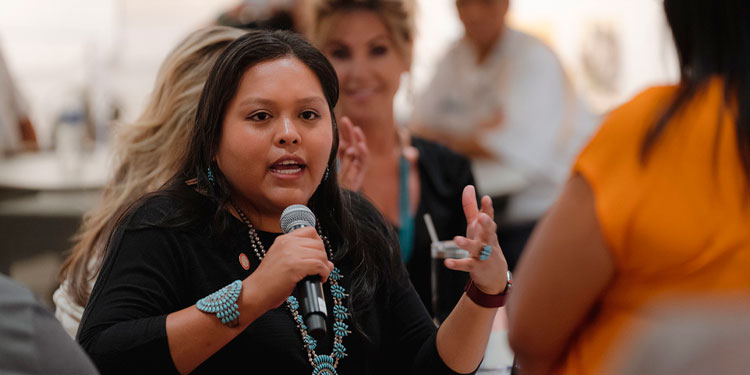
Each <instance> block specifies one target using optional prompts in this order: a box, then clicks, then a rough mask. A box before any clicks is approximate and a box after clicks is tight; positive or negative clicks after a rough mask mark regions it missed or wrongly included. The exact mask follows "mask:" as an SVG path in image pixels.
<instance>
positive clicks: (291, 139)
mask: <svg viewBox="0 0 750 375" xmlns="http://www.w3.org/2000/svg"><path fill="white" fill-rule="evenodd" d="M300 140H301V139H300V135H299V132H297V127H296V126H295V125H294V121H292V120H291V119H290V118H287V117H285V118H283V119H282V120H281V129H279V131H278V132H277V133H276V142H275V143H276V144H278V145H280V146H281V145H290V144H294V145H296V144H299V143H300Z"/></svg>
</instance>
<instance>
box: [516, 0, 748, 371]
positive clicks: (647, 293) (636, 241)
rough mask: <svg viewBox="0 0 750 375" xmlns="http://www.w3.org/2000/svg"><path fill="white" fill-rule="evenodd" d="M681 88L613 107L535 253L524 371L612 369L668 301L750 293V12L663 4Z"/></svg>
mask: <svg viewBox="0 0 750 375" xmlns="http://www.w3.org/2000/svg"><path fill="white" fill-rule="evenodd" d="M664 9H665V12H666V15H667V19H668V21H669V24H670V26H671V28H672V33H673V36H674V40H675V44H676V47H677V51H678V55H679V58H680V67H681V80H680V82H679V84H678V85H675V86H668V87H655V88H651V89H649V90H646V91H645V92H644V93H642V94H640V95H638V96H637V97H635V98H634V99H633V100H632V101H630V102H629V103H627V104H625V105H623V106H622V107H620V108H619V109H617V110H615V111H613V112H612V113H611V115H610V116H609V119H608V120H606V121H605V123H604V124H603V125H602V126H601V128H600V130H599V131H598V133H597V134H596V136H595V137H594V138H593V139H592V140H591V142H590V144H589V145H588V146H587V147H586V148H585V149H584V150H583V152H582V153H581V154H580V156H579V158H578V160H577V161H576V163H575V165H574V167H573V173H572V175H571V177H570V179H569V181H568V182H567V185H566V187H565V188H564V191H563V193H562V194H561V196H560V197H559V199H558V201H557V202H556V204H555V205H554V206H553V208H552V209H551V211H550V212H549V213H548V214H547V216H546V217H545V218H544V219H543V221H542V222H541V224H540V225H539V226H538V227H537V229H536V231H535V233H534V234H533V235H532V238H531V240H530V242H529V244H528V245H527V247H526V249H525V250H524V256H523V257H522V258H521V261H520V264H519V269H518V272H517V274H516V282H515V283H514V284H513V285H514V291H513V295H512V296H511V299H510V301H509V303H508V314H509V341H510V345H511V347H512V349H513V351H514V352H515V354H516V360H517V363H518V365H519V368H520V372H521V373H522V374H546V373H554V374H576V375H578V374H602V373H609V372H608V370H607V369H608V368H609V367H608V366H610V365H611V363H610V362H611V361H612V360H613V359H614V357H615V354H616V353H617V352H618V346H619V345H621V344H622V343H623V342H624V340H626V339H627V337H628V335H629V334H630V333H632V332H636V331H637V329H638V328H639V327H641V326H642V325H643V323H650V322H649V319H651V318H652V317H651V316H650V315H649V314H648V312H647V311H648V309H649V308H650V307H651V306H653V305H655V304H660V303H664V301H669V300H675V299H678V300H679V299H681V298H682V299H687V298H690V299H699V300H700V299H702V298H707V297H709V296H722V295H729V294H732V295H737V294H739V295H748V296H750V272H748V270H749V269H750V194H749V193H750V26H748V24H747V23H746V22H745V21H744V20H746V19H747V18H748V17H750V7H748V6H747V3H746V2H745V1H743V0H726V1H719V2H713V1H708V0H665V1H664Z"/></svg>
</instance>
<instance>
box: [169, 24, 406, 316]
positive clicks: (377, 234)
mask: <svg viewBox="0 0 750 375" xmlns="http://www.w3.org/2000/svg"><path fill="white" fill-rule="evenodd" d="M284 57H293V58H296V59H298V60H300V61H301V62H302V63H303V64H305V65H306V66H307V67H308V68H309V69H310V70H311V71H312V72H313V73H314V74H315V75H316V76H317V78H318V80H319V81H320V84H321V87H322V89H323V94H324V95H325V98H326V101H327V104H328V109H329V111H330V114H331V120H332V126H333V145H332V147H331V151H330V156H329V158H328V169H329V176H328V178H326V179H324V180H323V182H322V183H321V184H320V185H319V186H318V188H317V189H316V190H315V192H314V193H313V195H312V197H311V198H310V200H309V202H308V206H309V207H310V209H311V210H312V211H313V212H314V213H315V215H316V217H317V219H318V221H319V222H320V224H321V225H322V227H323V229H324V231H325V232H326V234H327V235H328V237H329V238H330V239H331V242H332V243H333V244H336V251H335V254H334V258H333V259H332V261H333V262H334V263H336V262H337V261H342V260H346V261H347V262H349V263H350V264H351V265H352V267H353V271H352V273H351V274H350V275H346V277H348V278H349V279H350V281H351V285H350V288H351V290H352V291H356V292H352V293H351V297H350V298H349V304H350V307H352V312H353V313H354V314H355V319H356V315H357V312H358V311H359V312H362V311H363V310H366V309H367V306H369V305H371V302H372V299H373V298H374V296H375V292H376V289H377V288H378V287H379V286H381V285H382V283H386V284H389V283H391V282H394V281H402V280H401V279H399V278H395V279H394V277H393V276H394V275H397V276H398V275H401V274H402V273H403V272H400V271H401V269H400V268H399V266H400V263H399V259H400V258H399V254H398V245H397V240H396V239H395V237H394V236H393V233H392V229H390V227H389V226H388V225H387V224H386V222H385V219H383V217H382V216H380V214H378V213H377V210H375V209H374V208H373V207H372V206H371V205H369V204H368V203H367V202H366V201H365V200H364V199H363V198H361V197H360V196H358V195H356V194H355V193H352V192H349V191H345V190H342V189H341V188H340V187H339V185H338V181H337V176H336V153H337V151H338V143H339V142H338V128H337V125H336V120H335V116H334V112H333V109H334V107H335V105H336V101H337V100H338V95H339V82H338V78H337V76H336V72H335V70H334V69H333V66H331V64H330V63H329V61H328V60H327V59H326V58H325V56H323V54H322V53H320V51H318V50H317V49H316V48H315V47H313V46H312V45H310V44H309V43H308V42H307V41H305V40H304V39H302V37H300V36H298V35H296V34H293V33H291V32H286V31H252V32H249V33H248V34H246V35H244V36H242V37H240V38H238V39H237V40H235V41H234V42H233V43H232V44H230V45H229V46H227V48H226V49H225V50H224V52H223V53H222V54H221V55H220V56H219V58H218V60H217V61H216V64H215V65H214V67H213V69H212V70H211V73H210V74H209V77H208V80H207V81H206V85H205V86H204V88H203V93H202V94H201V98H200V102H199V104H198V109H197V113H196V120H195V126H194V128H193V132H192V134H191V137H190V143H189V146H188V149H187V153H186V155H187V157H186V159H185V162H184V164H183V165H182V167H181V168H180V170H179V172H178V173H177V174H176V175H175V176H174V177H173V178H172V179H171V180H170V182H169V183H168V184H167V186H166V187H165V188H164V189H163V190H162V191H161V192H160V193H159V195H168V196H172V197H176V198H180V199H181V200H183V201H184V202H185V205H186V207H185V209H184V210H183V211H182V212H181V215H180V216H181V217H180V218H179V220H180V221H181V222H182V224H188V223H191V222H196V221H198V220H200V217H199V214H198V213H199V212H200V211H201V209H200V208H199V206H200V204H199V203H198V202H192V201H191V200H190V199H184V197H185V196H184V195H183V194H181V193H180V191H184V190H185V189H184V184H185V181H186V180H189V179H196V180H197V186H196V190H198V191H201V192H203V193H204V194H205V195H206V196H207V197H208V199H210V200H212V201H213V202H214V203H215V205H216V211H215V212H214V220H213V224H212V232H213V233H214V234H215V235H221V234H222V233H223V231H224V230H225V224H226V221H225V218H226V213H225V211H224V210H225V207H226V206H227V204H228V203H229V199H230V185H229V182H228V181H227V180H226V178H225V176H224V175H223V174H222V173H221V170H220V169H219V166H218V165H217V164H216V162H215V160H214V156H215V154H216V152H217V150H218V147H219V141H220V139H221V132H222V123H223V119H224V114H225V111H226V109H227V106H228V105H229V102H230V101H231V100H232V98H233V97H234V96H235V94H236V91H237V88H238V86H239V82H240V81H241V80H242V76H243V75H244V73H245V72H246V71H247V70H248V69H250V68H251V67H252V66H254V65H256V64H258V63H261V62H264V61H269V60H274V59H279V58H284ZM209 167H210V168H211V170H212V174H213V177H214V181H213V182H210V181H209V179H208V173H207V171H208V168H209ZM360 216H361V217H360ZM392 279H393V280H392ZM355 324H356V320H355ZM358 328H359V327H358Z"/></svg>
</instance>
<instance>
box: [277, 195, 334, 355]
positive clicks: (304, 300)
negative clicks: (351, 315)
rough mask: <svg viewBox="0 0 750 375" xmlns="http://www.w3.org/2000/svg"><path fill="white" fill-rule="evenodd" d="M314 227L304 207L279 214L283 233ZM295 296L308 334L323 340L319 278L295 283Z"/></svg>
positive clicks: (322, 297) (324, 313)
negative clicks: (297, 297) (298, 298)
mask: <svg viewBox="0 0 750 375" xmlns="http://www.w3.org/2000/svg"><path fill="white" fill-rule="evenodd" d="M314 226H315V214H313V213H312V211H310V209H309V208H307V206H305V205H302V204H293V205H291V206H289V207H287V208H285V209H284V212H282V213H281V230H282V231H283V232H284V233H289V232H291V231H293V230H295V229H298V228H302V227H314ZM297 295H298V296H299V297H300V313H301V314H302V318H303V319H304V321H305V325H307V330H308V333H309V334H310V335H311V336H312V337H313V338H314V339H316V340H318V341H321V340H323V339H325V337H326V335H327V334H328V332H327V328H326V320H327V318H328V309H327V308H326V300H325V295H324V294H323V286H322V285H321V283H320V276H319V275H311V276H307V277H305V278H304V279H302V281H300V282H299V283H297Z"/></svg>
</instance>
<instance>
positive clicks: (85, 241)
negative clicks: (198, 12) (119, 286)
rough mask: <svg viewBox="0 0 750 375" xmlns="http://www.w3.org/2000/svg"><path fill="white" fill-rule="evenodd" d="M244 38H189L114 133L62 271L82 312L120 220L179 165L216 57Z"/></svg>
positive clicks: (222, 31)
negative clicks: (92, 202) (97, 193)
mask: <svg viewBox="0 0 750 375" xmlns="http://www.w3.org/2000/svg"><path fill="white" fill-rule="evenodd" d="M244 33H245V32H244V31H242V30H239V29H234V28H230V27H224V26H212V27H207V28H203V29H200V30H197V31H195V32H193V33H191V34H190V35H188V36H187V37H186V38H185V39H184V40H183V41H182V42H180V44H179V45H177V47H176V48H175V49H174V50H172V51H171V52H170V53H169V55H167V57H166V59H165V61H164V62H163V63H162V65H161V67H160V69H159V72H158V74H157V76H156V82H155V85H154V90H153V91H152V93H151V96H150V99H149V101H148V103H147V105H146V108H145V109H144V111H143V113H142V114H141V116H140V117H139V118H138V119H137V120H136V121H135V122H134V123H131V124H124V125H123V126H118V127H117V129H116V130H115V139H114V157H115V159H114V160H115V169H114V170H115V173H114V176H113V177H112V178H111V179H110V180H109V181H108V183H107V185H106V186H105V188H104V191H103V196H102V199H101V201H100V203H99V204H98V205H97V206H96V207H94V208H93V209H92V210H90V211H89V212H87V213H86V214H85V215H84V217H83V223H82V225H81V227H80V229H79V231H78V233H77V234H76V236H75V238H74V241H75V245H74V246H73V249H72V253H71V254H70V255H69V256H68V258H67V259H66V260H65V262H64V264H63V266H62V269H61V270H60V274H59V279H60V281H61V282H62V281H66V280H67V281H68V283H69V286H68V288H67V290H68V293H69V294H70V297H72V299H73V301H75V302H76V303H78V304H80V305H81V306H85V305H86V303H87V301H88V299H89V296H90V294H91V282H92V281H93V280H95V279H96V277H97V275H98V274H99V269H100V267H101V262H102V260H103V259H104V256H105V253H106V246H107V242H108V241H109V237H110V235H111V233H112V231H113V230H114V225H115V223H116V221H117V220H118V218H119V217H120V216H121V215H123V214H124V213H125V212H126V211H127V209H128V208H129V206H130V205H132V204H133V202H135V201H136V200H137V199H138V198H140V197H141V196H143V195H144V194H147V193H150V192H153V191H154V190H156V189H158V188H159V187H160V186H161V185H163V184H164V183H165V182H166V181H167V179H169V178H170V177H172V176H173V175H174V174H175V173H176V172H177V169H178V168H179V166H180V162H181V161H182V160H183V157H184V153H185V151H186V149H187V143H188V140H189V139H188V138H189V135H190V130H191V128H192V126H193V123H194V121H195V111H196V108H197V106H198V100H199V99H200V95H201V91H202V90H203V85H204V84H205V82H206V79H207V78H208V74H209V72H210V71H211V67H212V66H213V64H214V62H215V61H216V59H217V57H218V56H219V54H220V53H221V52H222V51H223V50H224V48H225V47H226V46H228V45H229V44H230V43H231V42H232V41H234V40H235V39H237V38H238V37H239V36H241V35H243V34H244Z"/></svg>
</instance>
